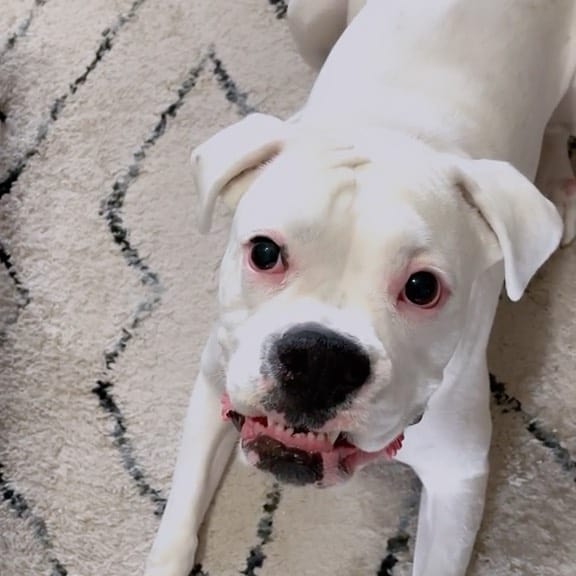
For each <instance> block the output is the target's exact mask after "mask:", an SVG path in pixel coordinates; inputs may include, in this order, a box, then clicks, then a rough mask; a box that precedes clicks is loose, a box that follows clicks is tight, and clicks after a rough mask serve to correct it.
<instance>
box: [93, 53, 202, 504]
mask: <svg viewBox="0 0 576 576" xmlns="http://www.w3.org/2000/svg"><path fill="white" fill-rule="evenodd" d="M206 60H207V57H204V58H202V60H201V62H200V64H198V65H197V66H195V67H194V68H192V69H191V70H190V71H189V72H188V74H187V76H186V78H185V79H184V81H183V82H182V84H181V85H180V87H179V89H178V91H177V95H176V98H175V99H174V101H173V102H172V103H171V104H169V105H168V106H167V107H166V108H165V109H164V110H163V111H162V112H161V114H160V118H159V120H158V122H157V123H156V125H155V126H154V127H153V128H152V130H151V132H150V134H149V135H148V137H147V138H146V139H145V140H144V142H143V143H142V144H141V146H140V147H139V148H138V150H137V151H136V152H135V153H134V156H133V162H132V164H131V165H130V166H129V167H128V169H127V170H126V171H125V172H124V174H122V175H121V176H120V177H119V178H118V179H117V180H116V181H115V182H114V184H113V186H112V192H111V193H110V194H109V195H108V197H107V198H105V199H104V201H103V202H102V207H101V210H100V215H101V216H103V217H104V219H105V220H106V223H107V224H108V229H109V230H110V233H111V234H112V238H113V240H114V242H115V243H116V244H118V246H119V247H120V250H121V252H122V256H123V257H124V259H125V261H126V263H127V264H128V266H129V267H130V268H133V269H134V270H135V271H136V272H137V273H138V276H139V278H140V282H141V283H142V285H144V286H145V287H146V288H147V289H148V290H147V295H146V297H145V299H144V300H143V301H142V302H140V303H139V304H138V305H137V307H136V309H135V310H134V312H133V313H132V318H131V319H130V321H129V323H128V325H127V326H126V327H124V328H122V331H121V333H120V335H119V336H118V338H117V339H116V341H115V342H114V343H113V345H112V346H111V348H110V349H109V350H107V351H105V353H104V361H105V365H106V372H110V371H111V369H112V367H113V366H114V364H115V363H116V362H117V360H118V357H119V356H120V354H122V352H124V350H125V349H126V346H127V345H128V343H129V342H130V340H131V339H132V338H133V335H134V332H135V331H136V330H137V329H138V327H139V326H140V324H141V323H142V322H143V321H144V320H145V319H146V318H148V317H149V316H150V314H151V313H152V312H153V311H154V310H155V309H156V307H157V306H158V305H159V304H160V301H161V295H162V291H163V288H162V284H161V282H160V278H159V277H158V274H156V272H154V271H153V270H151V268H150V266H149V265H148V264H147V263H146V261H145V260H144V258H143V257H142V256H140V254H139V252H138V249H137V248H135V247H134V246H132V244H131V243H130V231H129V229H128V228H127V227H126V225H125V223H124V217H123V215H122V210H123V208H124V201H125V199H126V194H127V193H128V189H129V187H130V185H131V184H132V183H133V182H134V181H135V180H136V179H137V178H138V175H139V173H140V166H141V164H142V162H143V161H144V160H145V159H146V156H147V155H148V152H149V150H150V149H151V148H152V147H154V146H155V145H156V143H157V142H158V140H159V139H160V138H161V137H162V135H163V134H164V133H165V132H166V127H167V125H168V121H169V119H171V118H174V117H175V116H176V114H177V113H178V110H179V109H180V108H181V107H182V105H183V104H184V101H185V99H186V96H187V95H188V94H189V93H190V91H191V90H192V88H194V86H195V85H196V82H197V80H198V78H199V76H200V74H201V73H202V71H203V70H204V69H205V66H206ZM113 388H114V384H113V383H112V380H111V379H110V378H108V377H105V378H102V379H101V380H98V382H97V383H96V387H95V388H93V390H92V392H93V393H94V394H95V395H96V396H97V397H98V400H99V404H100V407H101V408H102V409H103V410H104V411H105V412H106V413H107V414H108V415H109V416H110V417H111V419H112V421H113V422H114V430H113V432H112V436H113V438H114V445H115V446H116V447H117V448H118V450H119V451H120V455H121V458H122V463H123V464H124V468H125V469H126V470H127V471H128V473H129V475H130V476H131V477H132V479H133V480H134V481H135V483H136V486H137V487H138V490H139V492H140V494H142V495H144V496H148V497H149V498H150V499H151V500H152V502H153V504H154V508H155V514H157V515H159V516H160V515H162V512H163V510H164V506H165V503H166V499H165V497H164V496H162V494H161V492H160V490H158V489H156V488H153V487H152V486H151V485H150V483H149V482H148V480H147V479H146V474H145V473H144V471H143V470H142V468H141V466H140V465H139V464H138V462H137V460H136V457H135V455H134V446H133V445H132V442H131V441H130V438H129V437H128V434H127V428H126V420H125V418H124V415H123V414H122V411H121V410H120V407H119V406H118V404H117V403H116V401H115V400H114V397H113V394H112V390H113Z"/></svg>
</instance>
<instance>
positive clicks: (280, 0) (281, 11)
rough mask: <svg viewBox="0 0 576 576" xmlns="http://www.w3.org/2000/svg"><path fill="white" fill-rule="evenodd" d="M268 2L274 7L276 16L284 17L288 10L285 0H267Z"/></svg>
mask: <svg viewBox="0 0 576 576" xmlns="http://www.w3.org/2000/svg"><path fill="white" fill-rule="evenodd" d="M268 4H270V5H271V6H272V7H273V8H274V12H275V14H276V18H284V17H285V16H286V12H287V11H288V4H287V3H286V0H268Z"/></svg>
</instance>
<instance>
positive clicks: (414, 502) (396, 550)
mask: <svg viewBox="0 0 576 576" xmlns="http://www.w3.org/2000/svg"><path fill="white" fill-rule="evenodd" d="M421 491H422V484H421V483H420V480H419V479H418V477H417V476H414V479H413V481H412V488H411V490H410V493H409V494H408V496H407V497H406V498H405V499H404V502H403V506H402V507H403V509H404V511H403V512H402V513H401V514H400V518H399V520H398V528H397V529H396V533H395V534H394V536H392V537H391V538H388V540H387V541H386V556H384V558H383V559H382V562H381V563H380V567H379V568H378V571H377V572H376V576H394V572H393V571H394V567H395V566H396V565H397V564H399V563H400V562H401V561H403V558H400V556H405V555H407V554H408V553H409V551H410V546H409V544H410V538H411V537H410V523H411V522H412V520H413V519H414V518H415V517H416V515H417V513H418V505H419V503H420V494H421Z"/></svg>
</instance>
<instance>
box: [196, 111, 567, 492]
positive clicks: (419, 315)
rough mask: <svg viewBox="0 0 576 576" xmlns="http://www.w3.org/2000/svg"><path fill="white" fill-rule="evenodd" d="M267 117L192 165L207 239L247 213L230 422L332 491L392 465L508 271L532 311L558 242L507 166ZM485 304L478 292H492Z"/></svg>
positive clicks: (231, 253) (265, 459) (229, 260)
mask: <svg viewBox="0 0 576 576" xmlns="http://www.w3.org/2000/svg"><path fill="white" fill-rule="evenodd" d="M312 133H315V134H316V133H317V131H306V133H304V132H303V131H299V130H298V128H297V127H291V126H289V125H287V124H284V123H282V122H280V121H279V120H276V119H274V118H271V117H268V116H263V115H254V116H251V117H248V118H247V119H245V120H243V121H241V122H240V123H238V124H236V125H234V126H232V127H230V128H228V129H226V130H224V131H223V132H221V133H219V134H217V135H216V136H215V137H213V138H212V139H211V140H209V141H208V142H206V143H205V144H203V145H202V146H200V147H199V148H197V149H196V150H195V151H194V153H193V164H194V167H195V175H196V184H197V188H198V190H199V193H200V212H201V214H200V223H201V228H202V229H203V230H206V229H208V228H209V222H210V217H211V213H212V210H213V207H214V204H215V202H216V199H217V197H218V196H221V197H223V199H224V200H225V201H227V203H228V204H229V205H230V206H231V207H232V208H234V209H235V214H234V218H233V222H232V228H231V233H230V239H229V243H228V246H227V249H226V252H225V254H224V257H223V260H222V264H221V270H220V275H221V276H220V291H219V298H220V310H221V313H220V319H219V325H218V332H217V335H218V342H219V344H220V347H221V353H222V355H223V361H224V364H225V366H226V381H225V386H226V393H225V394H224V397H223V405H224V406H223V407H224V415H225V417H227V418H230V419H231V420H232V421H233V422H234V424H235V425H236V426H237V428H238V429H239V430H240V432H241V444H242V448H243V451H244V453H245V455H246V457H247V459H248V461H249V462H251V463H253V464H254V465H256V466H258V467H259V468H261V469H264V470H268V471H270V472H272V473H274V474H275V475H276V477H277V478H279V479H280V480H285V481H288V482H292V483H298V484H307V483H314V484H317V485H329V484H333V483H335V482H337V481H339V480H342V479H344V478H346V477H349V476H350V475H351V474H352V473H353V472H354V471H355V470H356V469H357V468H358V467H360V466H362V465H364V464H365V463H367V462H369V461H371V460H372V459H374V458H376V457H378V456H381V455H388V456H391V455H394V453H395V452H396V451H397V450H398V449H399V448H400V446H401V439H402V432H403V430H404V429H405V428H406V427H407V426H409V425H411V424H413V423H415V422H416V421H417V420H418V419H419V418H420V417H421V415H422V413H423V412H424V411H425V409H426V406H427V403H428V401H429V400H430V398H431V396H432V395H433V394H434V391H435V390H436V389H437V388H438V387H439V386H440V384H441V382H442V375H443V371H444V369H445V367H446V366H447V364H448V362H449V361H450V359H451V358H452V356H453V354H454V351H455V349H456V347H457V345H458V343H459V342H460V341H461V339H462V338H463V337H464V333H465V326H466V322H467V311H468V310H469V308H470V298H471V294H472V293H473V288H474V285H475V283H476V282H477V280H478V279H479V278H480V277H481V275H482V274H483V273H484V272H485V271H486V270H488V269H489V268H490V267H492V266H494V265H497V264H498V263H500V262H502V261H503V269H504V276H505V280H506V286H507V291H508V294H509V295H510V297H511V298H512V299H514V300H516V299H518V298H520V296H521V295H522V292H523V291H524V288H525V287H526V285H527V283H528V281H529V280H530V278H531V276H532V275H533V274H534V273H535V271H536V270H537V269H538V267H539V266H540V265H541V264H542V263H543V262H544V261H545V260H546V259H547V258H548V256H549V255H550V254H551V252H552V251H553V250H554V249H555V248H556V246H557V245H558V242H559V239H560V234H561V229H562V226H561V222H560V219H559V216H558V214H557V212H556V210H555V208H554V207H553V206H552V205H551V204H550V203H549V202H548V201H547V200H546V199H544V198H543V197H542V196H541V195H540V194H539V192H538V191H537V190H536V189H535V188H534V187H533V185H532V184H531V183H530V182H529V181H528V180H526V179H525V178H524V177H523V176H521V175H520V174H519V173H518V172H517V171H516V170H514V169H513V168H512V167H511V166H509V165H507V164H504V163H501V162H496V161H489V160H476V161H474V160H469V159H463V158H459V157H455V156H450V155H447V154H440V153H438V152H434V151H433V150H431V149H430V148H428V147H426V146H424V145H423V144H421V143H418V142H416V141H414V140H411V139H409V138H406V137H403V136H401V135H394V134H390V135H388V136H386V137H385V136H384V135H382V134H380V135H379V137H378V139H377V140H374V141H370V139H369V138H366V139H364V140H363V141H362V142H361V143H360V144H359V145H356V146H350V145H345V144H342V142H345V141H346V139H345V138H336V137H332V136H328V135H327V134H324V135H323V136H319V137H318V136H311V134H312ZM479 297H481V295H480V296H479Z"/></svg>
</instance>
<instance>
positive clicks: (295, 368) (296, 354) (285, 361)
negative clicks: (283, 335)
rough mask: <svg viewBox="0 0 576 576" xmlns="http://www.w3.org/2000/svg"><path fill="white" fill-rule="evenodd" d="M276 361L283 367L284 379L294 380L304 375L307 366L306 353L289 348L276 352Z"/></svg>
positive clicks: (305, 351)
mask: <svg viewBox="0 0 576 576" xmlns="http://www.w3.org/2000/svg"><path fill="white" fill-rule="evenodd" d="M278 360H279V361H280V364H281V365H282V366H283V367H284V370H285V378H286V379H287V380H295V379H297V378H298V377H299V376H302V375H304V374H306V372H307V371H308V369H309V366H308V351H307V350H303V349H299V348H289V349H286V350H280V351H279V352H278Z"/></svg>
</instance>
